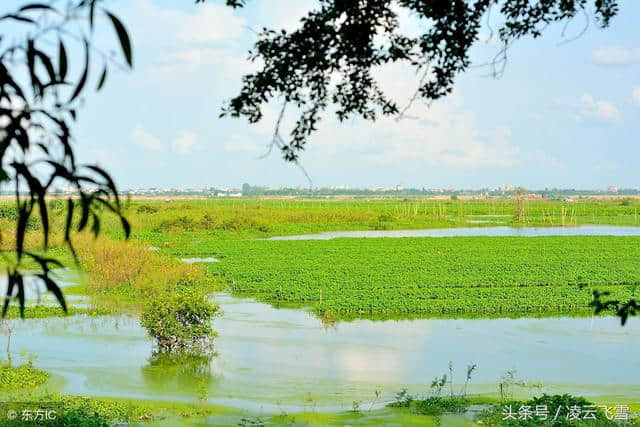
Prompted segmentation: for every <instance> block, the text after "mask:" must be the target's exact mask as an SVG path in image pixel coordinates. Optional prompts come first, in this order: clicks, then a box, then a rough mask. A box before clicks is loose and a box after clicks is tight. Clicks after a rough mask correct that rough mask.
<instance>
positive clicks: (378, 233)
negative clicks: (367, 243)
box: [267, 225, 640, 240]
mask: <svg viewBox="0 0 640 427" xmlns="http://www.w3.org/2000/svg"><path fill="white" fill-rule="evenodd" d="M457 236H460V237H471V236H514V237H518V236H519V237H536V236H640V227H631V226H629V227H627V226H612V225H581V226H577V227H466V228H435V229H429V230H365V231H331V232H327V233H318V234H304V235H299V236H276V237H270V238H269V239H267V240H329V239H336V238H340V237H368V238H376V237H457Z"/></svg>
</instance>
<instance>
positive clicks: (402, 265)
mask: <svg viewBox="0 0 640 427" xmlns="http://www.w3.org/2000/svg"><path fill="white" fill-rule="evenodd" d="M520 203H523V205H520V207H522V206H524V208H523V210H524V215H518V211H519V204H520ZM639 204H640V202H638V200H635V199H612V200H593V199H584V200H578V201H577V202H572V203H567V202H565V201H559V200H542V201H540V200H535V201H533V200H526V201H524V202H518V201H517V200H513V199H486V200H442V199H439V200H434V199H380V200H366V199H350V200H335V199H305V200H297V199H239V200H217V199H198V200H157V199H142V200H131V201H128V202H127V216H128V218H129V220H130V221H131V224H132V227H133V235H132V240H133V241H134V244H137V245H139V246H140V248H139V250H138V252H136V251H135V250H134V249H133V248H131V247H129V248H128V249H126V248H125V247H124V246H122V248H120V246H119V243H118V240H120V238H121V237H120V235H121V232H120V229H119V226H118V225H117V223H116V222H115V220H114V219H113V218H110V217H109V216H106V215H105V216H104V217H103V218H104V220H103V224H102V230H103V231H104V232H105V233H106V234H107V235H108V236H110V239H108V240H109V241H111V242H112V243H109V244H107V245H105V244H101V245H97V246H95V248H94V249H91V250H89V251H88V252H87V251H84V252H87V253H86V254H85V255H86V256H85V257H84V259H85V260H86V261H84V262H83V264H84V265H83V267H84V268H85V269H88V270H89V273H90V274H89V277H90V281H91V280H92V279H93V281H94V282H96V285H94V286H88V287H87V288H86V289H85V290H86V291H88V292H90V293H95V292H97V290H98V289H99V290H100V291H99V292H100V296H101V297H104V296H105V295H106V296H107V297H108V298H115V296H120V297H122V296H125V297H127V299H131V298H132V296H133V297H135V295H140V297H141V298H142V299H143V300H144V298H145V297H144V295H147V294H148V292H146V289H147V287H148V286H150V285H152V286H155V287H166V286H170V284H167V285H159V286H156V285H158V284H159V281H158V280H159V279H162V280H161V281H166V280H164V278H163V277H155V276H154V274H155V275H156V276H157V275H158V274H160V275H162V271H163V269H167V270H166V271H167V278H170V277H174V276H175V274H173V275H170V274H169V270H171V271H172V272H173V271H174V270H176V268H175V266H172V267H171V268H169V264H167V263H166V262H164V261H163V259H165V260H166V261H169V260H168V259H166V258H167V256H168V257H170V258H184V257H197V256H202V257H211V256H213V257H217V258H219V259H220V260H221V262H219V263H213V264H208V265H207V266H206V269H204V270H203V269H200V271H205V277H204V279H205V280H207V282H209V283H210V284H211V285H213V286H214V287H218V289H226V290H230V291H231V292H233V293H234V294H236V295H242V296H249V297H255V298H257V299H258V300H260V301H264V302H268V303H271V304H275V305H287V306H298V307H308V308H311V309H312V310H313V311H314V312H315V313H316V314H318V315H320V316H322V317H324V318H326V319H349V318H358V317H363V318H401V317H500V316H555V315H588V314H589V313H591V312H592V309H591V308H590V307H589V302H590V301H591V299H592V290H593V289H597V290H599V291H610V292H611V293H612V296H611V297H612V298H615V299H620V300H628V299H629V297H631V296H632V295H633V292H634V286H635V284H636V283H640V268H639V267H640V261H638V260H639V259H640V257H639V256H640V245H639V243H640V237H594V236H584V237H578V236H574V237H539V238H531V237H466V238H465V237H450V238H396V239H393V238H386V239H383V238H378V239H358V238H350V239H336V240H330V241H265V240H260V239H261V238H264V237H269V236H274V235H291V234H305V233H317V232H323V231H333V230H381V229H389V230H392V229H422V228H443V227H485V226H516V227H519V226H563V225H564V226H575V225H581V224H608V225H636V224H637V223H638V217H637V207H638V205H639ZM9 206H10V205H3V206H0V207H1V208H2V209H0V214H2V215H0V221H2V222H5V224H3V226H4V227H5V229H6V228H8V227H9V226H10V224H9V222H10V220H11V218H10V216H11V215H10V214H11V211H10V207H9ZM51 211H52V212H53V213H54V219H53V221H52V222H53V225H52V229H53V230H58V229H60V228H61V227H59V226H60V225H61V224H59V223H61V222H62V221H64V215H63V213H64V212H63V210H62V209H61V206H60V204H59V203H57V202H56V201H55V200H54V201H52V202H51ZM38 233H39V230H38V227H37V224H36V225H35V226H33V227H32V230H31V231H30V234H31V235H32V236H37V235H38ZM149 247H152V248H156V249H158V250H159V251H157V252H155V254H157V255H158V256H159V257H160V258H158V257H157V256H155V255H154V257H153V259H152V260H153V262H151V261H152V260H151V259H150V260H146V258H148V255H147V252H145V251H146V248H149ZM119 248H120V249H119ZM125 249H126V250H125ZM92 250H93V251H97V252H96V253H94V254H91V251H92ZM132 251H133V252H132ZM81 252H83V251H81ZM52 254H53V255H57V256H59V255H60V254H62V257H63V258H66V259H67V261H69V257H68V254H65V252H61V251H60V250H55V249H54V251H53V252H52ZM109 254H112V255H109ZM126 254H129V255H126ZM119 256H122V257H124V258H123V259H121V260H120V259H119V258H118V257H119ZM127 257H129V258H128V259H129V260H131V261H130V262H127V261H126V259H127ZM131 257H133V258H134V259H135V260H136V262H133V260H132V258H131ZM138 260H140V262H137V261H138ZM142 260H146V261H142ZM154 265H155V267H154ZM171 265H173V264H171ZM129 270H130V271H129ZM175 273H176V274H178V273H180V271H179V270H176V271H175ZM180 274H182V273H180ZM192 274H196V272H194V273H192ZM197 274H201V273H197ZM147 276H148V277H147ZM152 276H154V277H155V278H154V277H152ZM171 280H173V279H171ZM111 282H114V283H111ZM116 282H117V283H116ZM109 289H112V291H109ZM119 294H122V295H119ZM114 295H115V296H114ZM134 299H135V298H134ZM102 300H103V301H104V298H102ZM115 305H116V306H121V305H122V298H120V299H119V300H118V301H116V304H115ZM111 306H114V304H111Z"/></svg>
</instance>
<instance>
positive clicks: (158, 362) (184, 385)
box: [141, 349, 216, 400]
mask: <svg viewBox="0 0 640 427" xmlns="http://www.w3.org/2000/svg"><path fill="white" fill-rule="evenodd" d="M214 357H216V353H215V352H213V351H210V350H204V349H203V350H201V351H185V352H174V353H166V352H161V351H154V352H153V354H152V355H151V357H150V358H149V360H148V363H147V364H146V365H145V366H143V367H142V368H141V373H142V378H143V380H144V382H145V385H146V386H147V387H149V388H150V389H153V390H166V391H169V392H170V391H171V390H175V389H179V390H182V391H183V392H185V393H187V394H190V395H193V396H196V397H198V398H199V399H200V400H206V398H207V397H208V391H209V389H210V388H211V386H212V385H213V383H214V381H215V380H216V376H215V375H214V369H213V359H214Z"/></svg>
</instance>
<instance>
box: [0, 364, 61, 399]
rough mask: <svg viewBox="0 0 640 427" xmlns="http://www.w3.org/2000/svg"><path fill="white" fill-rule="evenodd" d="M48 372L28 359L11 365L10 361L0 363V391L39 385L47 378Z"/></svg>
mask: <svg viewBox="0 0 640 427" xmlns="http://www.w3.org/2000/svg"><path fill="white" fill-rule="evenodd" d="M49 377H50V374H49V373H48V372H45V371H42V370H40V369H37V368H35V367H34V366H33V364H32V363H31V362H30V361H29V362H27V363H25V364H23V365H19V366H13V365H12V364H11V363H10V362H1V363H0V391H3V392H4V391H22V390H24V389H30V388H35V387H39V386H41V385H43V384H45V383H46V382H47V381H48V380H49Z"/></svg>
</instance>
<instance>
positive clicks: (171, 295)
mask: <svg viewBox="0 0 640 427" xmlns="http://www.w3.org/2000/svg"><path fill="white" fill-rule="evenodd" d="M192 282H193V281H192V280H184V281H182V282H181V283H180V284H179V285H178V286H177V288H176V289H173V290H171V291H168V292H163V293H162V294H160V295H158V296H156V297H154V298H153V299H152V300H151V302H150V303H149V305H148V307H147V308H146V310H145V311H144V312H143V313H142V315H141V317H140V321H141V323H142V326H144V328H146V329H147V332H148V333H149V335H150V336H151V337H152V338H153V339H154V340H155V341H156V344H157V346H158V350H159V351H160V352H168V351H169V352H171V351H184V350H187V351H188V350H199V349H206V348H208V347H210V346H211V343H212V340H213V339H214V338H215V337H216V333H215V332H214V330H213V328H212V327H211V321H212V319H213V317H215V316H218V315H219V314H220V307H219V306H218V305H217V304H215V303H213V302H211V301H209V300H208V298H207V295H206V293H204V292H202V291H200V290H199V289H197V287H196V286H195V285H196V284H195V283H192Z"/></svg>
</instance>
